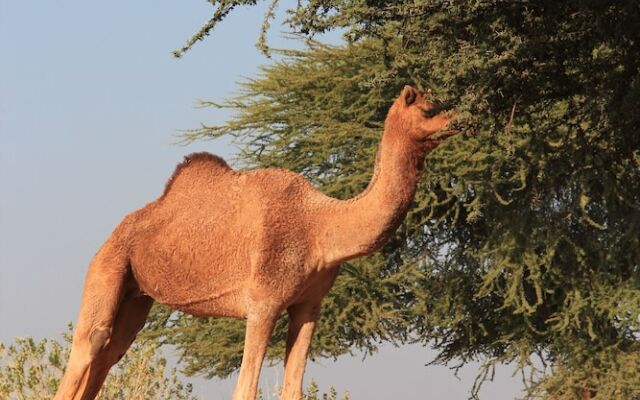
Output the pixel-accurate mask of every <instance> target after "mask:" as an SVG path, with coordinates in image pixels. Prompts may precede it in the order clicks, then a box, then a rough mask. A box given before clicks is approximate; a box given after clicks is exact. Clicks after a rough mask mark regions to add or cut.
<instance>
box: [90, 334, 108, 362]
mask: <svg viewBox="0 0 640 400" xmlns="http://www.w3.org/2000/svg"><path fill="white" fill-rule="evenodd" d="M111 332H112V330H111V328H109V327H97V328H95V329H94V330H92V331H91V334H89V355H90V356H91V358H94V357H95V356H97V355H98V354H100V352H102V351H103V350H104V349H105V348H106V347H107V345H108V344H109V341H110V340H111Z"/></svg>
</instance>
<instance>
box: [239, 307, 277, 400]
mask: <svg viewBox="0 0 640 400" xmlns="http://www.w3.org/2000/svg"><path fill="white" fill-rule="evenodd" d="M279 313H280V310H279V309H278V308H277V307H272V306H266V305H256V306H254V307H252V310H251V311H250V312H249V315H248V316H247V332H246V334H245V339H244V353H243V354H242V364H241V366H240V375H239V377H238V383H237V385H236V390H235V392H234V393H233V400H255V399H256V396H257V394H258V378H259V377H260V369H261V368H262V361H263V360H264V355H265V352H266V351H267V345H268V343H269V339H270V338H271V333H272V331H273V327H274V325H275V323H276V320H277V319H278V315H279Z"/></svg>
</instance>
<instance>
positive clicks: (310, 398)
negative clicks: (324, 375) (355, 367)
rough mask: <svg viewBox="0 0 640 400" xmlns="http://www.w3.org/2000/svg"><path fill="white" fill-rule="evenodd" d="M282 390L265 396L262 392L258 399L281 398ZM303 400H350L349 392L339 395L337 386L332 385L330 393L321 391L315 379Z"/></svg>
mask: <svg viewBox="0 0 640 400" xmlns="http://www.w3.org/2000/svg"><path fill="white" fill-rule="evenodd" d="M279 392H280V391H279V390H276V393H274V395H273V397H271V396H267V397H266V398H265V396H264V395H263V394H262V392H260V393H259V394H258V399H257V400H271V399H279V398H280V393H279ZM302 400H349V393H345V394H344V395H342V396H341V397H338V392H337V391H336V389H335V388H333V387H331V388H330V389H329V392H328V393H322V394H321V393H320V387H319V386H318V384H317V383H316V382H315V381H313V380H312V381H311V383H310V384H309V386H308V387H307V390H306V392H305V393H304V394H303V397H302Z"/></svg>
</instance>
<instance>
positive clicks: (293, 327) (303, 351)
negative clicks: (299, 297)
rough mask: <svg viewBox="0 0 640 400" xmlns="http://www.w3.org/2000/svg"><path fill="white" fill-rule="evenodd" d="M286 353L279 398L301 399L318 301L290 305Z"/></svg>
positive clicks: (317, 313) (318, 309)
mask: <svg viewBox="0 0 640 400" xmlns="http://www.w3.org/2000/svg"><path fill="white" fill-rule="evenodd" d="M287 311H288V312H289V332H288V334H287V355H286V358H285V371H284V388H283V390H282V396H281V397H280V398H281V400H301V399H302V378H303V376H304V368H305V366H306V364H307V356H308V354H309V347H310V346H311V339H312V338H313V331H314V329H315V326H316V321H317V320H318V317H319V315H320V302H317V303H316V302H314V303H309V304H298V305H295V306H291V307H290V308H289V309H288V310H287Z"/></svg>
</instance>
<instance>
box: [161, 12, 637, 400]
mask: <svg viewBox="0 0 640 400" xmlns="http://www.w3.org/2000/svg"><path fill="white" fill-rule="evenodd" d="M214 3H215V4H219V7H222V5H223V3H224V4H226V5H227V6H229V4H231V3H233V4H235V5H241V4H240V3H241V2H214ZM253 3H255V2H252V4H253ZM243 4H244V3H243ZM287 23H288V24H289V25H290V27H291V29H292V30H293V31H295V32H301V33H302V34H304V35H308V37H312V36H313V35H314V34H316V33H321V32H324V31H327V30H330V29H338V28H339V29H343V30H344V32H345V37H346V39H347V42H346V43H345V45H343V46H339V47H332V46H324V45H320V44H317V43H314V42H310V43H309V46H308V48H307V49H306V50H304V51H284V52H281V53H280V54H279V57H280V61H277V62H275V63H274V64H272V65H270V66H267V67H265V68H264V69H263V71H262V74H261V75H260V76H259V77H257V78H255V79H252V80H249V81H247V82H244V83H243V84H242V85H241V87H242V92H241V93H240V95H238V96H237V97H235V98H233V99H231V100H229V101H227V102H224V103H222V104H211V105H212V106H218V107H226V108H231V109H233V110H235V111H236V114H235V117H234V118H232V119H231V120H230V121H228V122H227V123H226V124H224V125H222V126H203V127H202V128H201V129H198V130H194V131H192V132H188V133H187V134H186V136H185V139H186V140H196V139H200V138H214V137H219V136H223V135H226V136H231V137H233V138H234V140H235V143H236V144H237V145H238V146H239V147H240V150H241V152H240V155H239V161H240V162H241V163H242V165H244V166H247V167H257V166H278V167H285V168H289V169H292V170H295V171H298V172H300V173H301V174H303V175H305V176H306V177H308V178H309V179H310V180H312V181H313V182H314V184H316V185H317V186H318V187H319V188H320V189H321V190H322V191H323V192H325V193H327V194H330V195H333V196H336V197H341V198H345V197H350V196H353V195H354V194H355V193H357V192H359V191H360V190H362V189H363V188H364V187H365V186H366V184H367V182H368V180H369V178H370V176H371V172H372V164H373V158H374V154H375V151H376V146H377V141H378V138H379V135H380V131H381V128H382V122H383V120H384V116H385V113H386V110H387V109H388V107H389V105H390V103H391V101H392V99H393V98H394V97H395V96H397V94H398V93H399V91H400V88H401V87H402V86H403V85H404V84H406V83H409V84H413V85H416V86H418V87H422V88H425V89H426V88H429V89H431V90H432V91H433V95H434V97H435V98H437V99H440V100H441V101H443V102H446V103H449V104H452V105H454V106H455V109H456V113H457V129H459V130H460V131H461V133H460V134H459V135H458V136H457V137H455V138H452V139H449V140H448V141H447V142H446V143H445V144H443V145H441V146H440V147H439V148H438V149H437V150H436V151H434V152H433V153H432V154H431V155H430V156H429V157H428V160H427V167H426V174H425V177H424V179H423V181H422V182H421V183H420V187H419V189H418V195H417V197H416V200H415V205H414V207H413V208H412V210H411V211H410V212H409V215H408V216H407V218H406V220H405V222H404V224H403V225H402V227H401V228H400V229H399V230H398V233H397V235H396V238H395V239H394V240H392V242H391V243H389V244H388V245H387V246H386V247H385V248H384V249H383V250H382V252H380V253H379V254H378V255H375V256H373V257H369V258H367V259H364V260H359V261H356V262H354V263H350V264H347V265H345V266H344V268H343V272H342V273H341V275H340V277H339V279H338V281H337V283H336V286H335V288H334V289H333V290H332V292H331V293H330V295H329V296H328V298H327V300H326V301H325V304H324V309H323V316H322V320H321V323H320V327H319V332H318V335H317V340H316V341H315V342H314V348H313V350H312V353H313V355H314V356H336V355H338V354H342V353H345V352H349V351H351V350H353V349H358V350H364V351H375V347H376V344H377V343H378V342H379V341H381V340H390V341H393V342H396V343H404V342H409V341H418V342H421V343H424V344H425V345H433V346H435V348H436V349H437V350H438V351H439V356H438V359H437V360H436V362H442V363H448V362H451V361H456V362H458V361H461V362H466V361H469V360H472V359H476V358H483V359H484V360H485V361H486V364H485V365H486V370H485V371H484V372H486V373H487V374H484V373H481V375H480V380H482V379H484V378H486V377H489V376H490V375H491V374H490V372H491V367H492V365H493V364H494V363H496V362H515V363H516V364H517V365H519V366H520V367H525V366H527V365H529V362H530V359H531V357H532V355H538V356H539V358H540V359H541V360H542V361H544V362H545V363H548V364H549V368H550V371H551V372H552V373H551V374H533V375H532V376H531V378H530V379H529V380H530V383H531V384H532V386H531V390H530V393H529V396H530V397H531V398H537V397H548V398H553V399H573V398H588V397H589V396H594V395H595V396H597V398H604V399H624V400H628V399H633V398H638V397H640V385H639V384H638V382H640V342H639V340H638V338H639V337H640V134H639V132H638V127H639V126H640V113H638V112H637V107H638V104H640V102H639V100H640V3H638V2H636V1H593V2H584V1H577V0H570V1H550V0H547V1H543V0H540V1H501V0H477V1H461V0H460V1H455V0H452V1H439V0H412V1H400V0H399V1H388V2H379V1H354V0H336V1H321V2H320V1H306V2H305V1H301V2H298V5H297V6H295V7H294V8H292V9H291V10H290V13H289V17H288V20H287ZM207 32H208V31H207ZM165 314H166V315H169V314H168V312H166V311H165ZM158 315H162V312H159V314H158ZM166 315H165V316H166ZM172 318H173V319H172ZM176 318H177V319H176ZM156 320H160V321H164V322H167V321H171V323H169V324H165V325H164V326H167V325H175V326H176V327H177V328H178V329H176V330H174V331H171V330H165V331H161V332H162V333H161V334H162V335H164V340H166V341H168V342H170V343H174V344H177V345H178V346H180V348H181V349H182V350H183V351H184V354H185V361H187V363H188V365H189V367H188V368H190V372H204V371H206V372H207V373H209V374H221V375H225V374H228V373H229V372H231V371H232V370H233V368H236V367H237V365H238V361H239V358H238V354H239V352H240V351H241V348H240V346H239V345H237V343H236V342H235V341H236V339H237V340H238V341H239V340H241V338H242V333H241V330H242V325H241V324H240V323H235V322H221V321H208V320H205V321H199V320H195V319H191V318H189V317H184V316H182V317H175V316H174V317H167V318H165V319H164V320H162V319H161V318H160V319H156ZM160 325H162V324H158V325H157V326H156V327H158V326H160ZM202 327H207V328H208V329H209V330H208V331H207V336H204V335H199V334H197V333H196V332H200V329H201V328H202ZM283 327H284V322H283V321H281V323H280V324H279V325H278V330H277V331H276V333H275V335H274V344H275V345H276V346H275V349H274V350H272V352H271V353H270V355H269V356H270V357H271V358H272V359H277V358H278V357H281V355H282V347H283V346H282V340H283V338H284V332H283ZM225 329H227V330H228V331H225ZM216 332H218V333H216ZM219 332H223V333H219ZM230 332H235V333H234V334H230ZM196 342H198V343H200V344H199V345H196ZM205 343H206V344H205ZM194 346H201V348H204V347H209V348H210V349H211V352H212V354H213V353H215V354H216V356H215V357H214V358H213V360H214V361H213V362H209V360H208V359H206V358H205V357H200V356H199V353H198V352H193V351H192V350H190V348H193V349H196V347H194ZM216 357H218V358H216ZM196 360H197V361H196Z"/></svg>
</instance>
